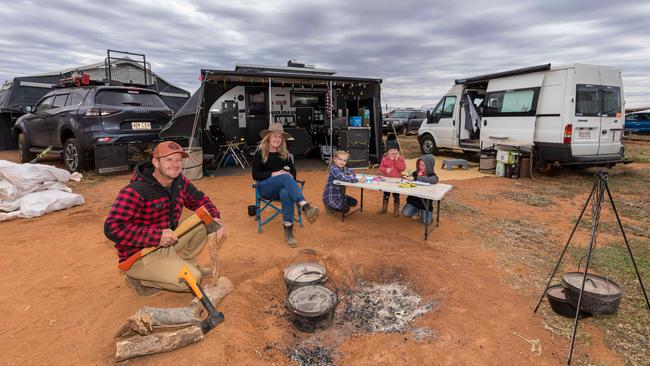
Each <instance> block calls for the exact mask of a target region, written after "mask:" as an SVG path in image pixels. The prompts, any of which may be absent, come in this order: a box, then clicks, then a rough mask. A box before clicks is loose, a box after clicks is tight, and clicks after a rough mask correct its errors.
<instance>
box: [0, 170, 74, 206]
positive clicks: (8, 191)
mask: <svg viewBox="0 0 650 366" xmlns="http://www.w3.org/2000/svg"><path fill="white" fill-rule="evenodd" d="M70 176H71V175H70V172H68V171H67V170H64V169H59V168H56V167H53V166H50V165H44V164H17V163H12V162H10V161H7V160H0V199H2V200H12V201H13V200H15V199H17V198H19V197H20V196H22V195H24V194H26V193H30V192H36V191H40V190H45V189H51V188H52V187H51V186H52V184H54V183H67V182H68V181H69V180H70ZM75 178H78V177H77V176H75ZM59 187H60V185H58V186H57V187H56V188H54V189H60V188H59Z"/></svg>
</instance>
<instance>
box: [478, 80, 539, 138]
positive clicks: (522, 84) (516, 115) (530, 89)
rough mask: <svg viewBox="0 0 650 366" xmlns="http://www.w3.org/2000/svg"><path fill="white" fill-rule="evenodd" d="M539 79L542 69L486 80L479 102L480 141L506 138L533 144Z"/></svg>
mask: <svg viewBox="0 0 650 366" xmlns="http://www.w3.org/2000/svg"><path fill="white" fill-rule="evenodd" d="M543 81H544V73H543V72H538V73H532V74H526V75H518V76H513V77H506V78H501V79H494V80H490V82H489V83H488V88H487V94H486V96H485V101H484V102H483V103H484V105H485V109H484V112H483V119H482V123H481V141H486V140H491V139H494V138H507V139H508V141H517V142H522V143H528V144H533V138H534V136H535V114H536V113H537V101H538V100H539V93H540V89H541V86H542V82H543Z"/></svg>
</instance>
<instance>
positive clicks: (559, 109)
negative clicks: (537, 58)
mask: <svg viewBox="0 0 650 366" xmlns="http://www.w3.org/2000/svg"><path fill="white" fill-rule="evenodd" d="M623 104H624V101H623V83H622V80H621V72H620V71H619V70H617V69H614V68H611V67H605V66H596V65H584V64H572V65H565V66H556V67H551V64H545V65H539V66H533V67H527V68H523V69H516V70H511V71H506V72H500V73H496V74H489V75H483V76H477V77H473V78H467V79H458V80H456V81H455V85H453V86H452V87H451V89H450V90H449V92H447V94H446V95H445V96H444V97H442V98H441V100H440V102H439V103H438V104H437V105H436V107H435V109H434V110H433V112H431V113H429V114H428V115H427V119H425V120H424V121H423V122H422V125H421V126H420V129H419V130H418V140H419V142H420V147H421V149H422V152H423V153H435V152H436V151H437V149H439V148H441V149H442V148H446V149H460V150H464V151H480V150H481V149H484V148H488V147H490V146H493V145H494V141H495V140H500V141H511V142H516V143H519V144H529V145H531V146H534V147H533V149H534V153H535V160H536V163H537V164H538V166H541V165H540V164H542V163H551V162H559V163H560V164H563V165H608V166H613V165H615V164H616V163H621V162H624V163H627V162H630V161H629V160H626V159H625V157H624V155H623V144H622V143H621V136H622V134H623V125H624V122H625V118H624V117H623V114H622V111H624V110H625V109H624V107H623Z"/></svg>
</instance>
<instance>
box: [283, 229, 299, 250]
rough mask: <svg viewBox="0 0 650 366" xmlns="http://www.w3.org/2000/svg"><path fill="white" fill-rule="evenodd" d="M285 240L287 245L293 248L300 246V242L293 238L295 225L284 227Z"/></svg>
mask: <svg viewBox="0 0 650 366" xmlns="http://www.w3.org/2000/svg"><path fill="white" fill-rule="evenodd" d="M284 240H286V241H287V245H288V246H290V247H292V248H294V247H295V246H296V245H298V240H296V238H294V237H293V225H289V226H286V225H285V226H284Z"/></svg>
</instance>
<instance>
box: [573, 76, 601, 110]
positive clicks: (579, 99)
mask: <svg viewBox="0 0 650 366" xmlns="http://www.w3.org/2000/svg"><path fill="white" fill-rule="evenodd" d="M599 109H600V108H598V86H597V85H591V84H578V85H576V116H584V117H596V116H598V113H599Z"/></svg>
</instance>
